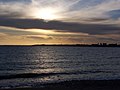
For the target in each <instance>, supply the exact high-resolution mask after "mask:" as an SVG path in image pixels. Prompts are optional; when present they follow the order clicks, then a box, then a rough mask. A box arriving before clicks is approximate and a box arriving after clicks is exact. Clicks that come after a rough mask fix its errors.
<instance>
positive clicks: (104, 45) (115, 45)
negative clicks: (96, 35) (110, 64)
mask: <svg viewBox="0 0 120 90" xmlns="http://www.w3.org/2000/svg"><path fill="white" fill-rule="evenodd" d="M0 46H67V47H69V46H72V47H120V44H117V43H116V44H107V43H98V44H34V45H0Z"/></svg>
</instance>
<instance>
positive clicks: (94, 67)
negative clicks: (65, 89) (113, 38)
mask: <svg viewBox="0 0 120 90" xmlns="http://www.w3.org/2000/svg"><path fill="white" fill-rule="evenodd" d="M118 79H120V48H119V47H77V46H76V47H75V46H0V88H23V87H42V86H43V85H45V84H48V83H57V82H63V81H71V80H118Z"/></svg>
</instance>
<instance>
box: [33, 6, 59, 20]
mask: <svg viewBox="0 0 120 90" xmlns="http://www.w3.org/2000/svg"><path fill="white" fill-rule="evenodd" d="M57 13H58V11H57V10H55V9H54V8H42V9H36V10H34V11H33V17H34V18H37V19H44V20H55V19H58V18H59V17H60V16H59V15H57Z"/></svg>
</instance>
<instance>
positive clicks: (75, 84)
mask: <svg viewBox="0 0 120 90" xmlns="http://www.w3.org/2000/svg"><path fill="white" fill-rule="evenodd" d="M40 85H41V84H38V85H36V86H34V87H32V88H15V89H6V90H120V80H82V81H75V80H74V81H65V82H60V83H51V84H47V85H43V87H41V86H40ZM2 90H3V89H2Z"/></svg>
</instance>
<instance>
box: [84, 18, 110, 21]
mask: <svg viewBox="0 0 120 90" xmlns="http://www.w3.org/2000/svg"><path fill="white" fill-rule="evenodd" d="M107 20H109V19H108V18H89V19H85V20H84V21H87V22H101V21H107Z"/></svg>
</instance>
